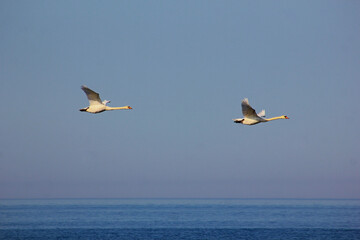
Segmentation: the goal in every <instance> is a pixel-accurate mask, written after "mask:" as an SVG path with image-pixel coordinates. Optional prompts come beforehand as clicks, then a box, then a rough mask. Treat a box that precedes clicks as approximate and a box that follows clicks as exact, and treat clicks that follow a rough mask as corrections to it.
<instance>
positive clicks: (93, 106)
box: [80, 85, 132, 113]
mask: <svg viewBox="0 0 360 240" xmlns="http://www.w3.org/2000/svg"><path fill="white" fill-rule="evenodd" d="M81 89H82V90H83V91H84V92H85V94H86V96H87V98H88V100H89V103H90V106H88V107H86V108H82V109H80V111H81V112H89V113H101V112H103V111H109V110H121V109H132V108H131V107H130V106H124V107H109V106H106V104H107V103H109V102H110V101H108V100H104V101H103V102H101V99H100V96H99V94H98V93H97V92H94V91H93V90H91V89H90V88H88V87H86V86H84V85H83V86H81Z"/></svg>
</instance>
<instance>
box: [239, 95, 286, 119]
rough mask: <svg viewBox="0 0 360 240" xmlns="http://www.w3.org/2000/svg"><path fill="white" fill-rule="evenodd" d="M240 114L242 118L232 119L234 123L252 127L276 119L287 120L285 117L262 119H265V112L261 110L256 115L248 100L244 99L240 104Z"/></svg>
mask: <svg viewBox="0 0 360 240" xmlns="http://www.w3.org/2000/svg"><path fill="white" fill-rule="evenodd" d="M241 107H242V112H243V115H244V118H237V119H233V120H234V122H235V123H242V124H245V125H254V124H258V123H261V122H268V121H272V120H276V119H289V118H288V117H287V116H285V115H282V116H280V117H274V118H264V117H265V110H262V111H261V112H259V113H258V114H256V112H255V110H254V109H253V108H252V107H251V106H250V104H249V100H248V99H247V98H244V100H242V102H241Z"/></svg>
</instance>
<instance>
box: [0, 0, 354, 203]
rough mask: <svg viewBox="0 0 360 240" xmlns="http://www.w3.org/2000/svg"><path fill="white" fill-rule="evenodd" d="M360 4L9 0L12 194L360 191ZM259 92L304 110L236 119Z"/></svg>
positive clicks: (1, 171)
mask: <svg viewBox="0 0 360 240" xmlns="http://www.w3.org/2000/svg"><path fill="white" fill-rule="evenodd" d="M359 12H360V2H358V1H1V2H0V36H1V38H0V66H1V67H0V82H1V87H0V98H1V101H2V103H3V104H2V113H1V118H0V119H1V120H0V166H1V167H0V198H68V197H74V198H87V197H94V198H103V197H104V198H111V197H116V198H128V197H170V198H172V197H194V198H198V197H204V198H207V197H209V198H211V197H216V198H360V188H359V184H360V159H359V155H360V149H359V143H360V131H359V126H358V119H360V113H359V111H358V109H359V107H358V105H359V102H360V95H359V89H360V81H359V79H360V68H359V63H360V44H359V43H360V15H359ZM83 84H85V85H87V86H88V87H90V88H92V89H93V90H95V91H97V92H99V93H100V96H101V97H102V98H103V99H107V100H111V103H110V105H111V106H124V105H130V106H132V107H133V110H131V111H113V112H105V113H101V114H96V115H93V114H88V113H83V112H79V111H78V109H80V108H83V107H86V106H88V102H87V99H86V97H85V94H84V93H83V92H82V90H81V89H80V86H81V85H83ZM244 97H247V98H249V101H250V104H251V105H252V106H253V107H254V108H255V109H257V110H258V111H259V110H261V109H263V108H264V109H266V113H267V116H268V117H272V116H278V115H283V114H286V115H288V116H289V117H290V120H278V121H274V122H271V123H266V124H259V125H255V126H243V125H240V124H235V123H233V122H232V119H233V118H239V117H241V116H242V114H241V100H242V99H243V98H244Z"/></svg>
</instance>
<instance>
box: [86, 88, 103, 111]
mask: <svg viewBox="0 0 360 240" xmlns="http://www.w3.org/2000/svg"><path fill="white" fill-rule="evenodd" d="M81 89H82V90H83V91H84V92H85V94H86V96H87V98H88V100H89V103H90V106H91V105H99V104H101V105H102V102H101V99H100V96H99V94H98V93H97V92H94V91H93V90H91V89H90V88H88V87H87V86H84V85H83V86H81Z"/></svg>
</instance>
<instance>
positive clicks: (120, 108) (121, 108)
mask: <svg viewBox="0 0 360 240" xmlns="http://www.w3.org/2000/svg"><path fill="white" fill-rule="evenodd" d="M127 109H132V107H130V106H125V107H109V106H106V108H105V110H107V111H110V110H127Z"/></svg>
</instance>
